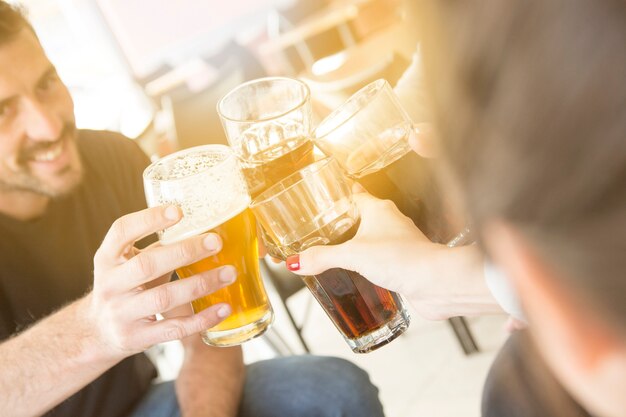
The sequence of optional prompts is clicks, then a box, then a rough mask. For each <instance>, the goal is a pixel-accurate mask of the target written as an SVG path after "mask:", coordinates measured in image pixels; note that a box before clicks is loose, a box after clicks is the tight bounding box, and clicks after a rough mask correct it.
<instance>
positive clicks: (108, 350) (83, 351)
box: [74, 292, 128, 366]
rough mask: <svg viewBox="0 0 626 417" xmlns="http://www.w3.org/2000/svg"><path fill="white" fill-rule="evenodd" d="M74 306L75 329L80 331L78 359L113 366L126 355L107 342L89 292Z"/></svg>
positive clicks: (88, 362) (86, 362) (87, 362)
mask: <svg viewBox="0 0 626 417" xmlns="http://www.w3.org/2000/svg"><path fill="white" fill-rule="evenodd" d="M74 308H75V310H74V316H75V318H76V321H75V322H76V331H77V332H79V333H80V334H79V338H78V340H79V341H80V342H79V349H80V356H79V358H78V360H80V361H81V362H84V363H85V364H95V363H107V364H110V366H113V365H114V364H116V363H117V362H119V361H121V360H122V359H124V358H125V357H126V356H128V355H127V354H123V353H121V352H117V351H116V350H115V349H113V347H112V346H111V345H110V344H109V343H108V341H107V339H106V336H105V334H104V332H103V331H102V325H101V324H100V322H99V320H98V312H97V311H96V308H95V306H94V304H93V297H92V293H91V292H90V293H89V294H87V295H86V296H84V297H83V298H81V299H79V300H78V301H77V302H75V303H74Z"/></svg>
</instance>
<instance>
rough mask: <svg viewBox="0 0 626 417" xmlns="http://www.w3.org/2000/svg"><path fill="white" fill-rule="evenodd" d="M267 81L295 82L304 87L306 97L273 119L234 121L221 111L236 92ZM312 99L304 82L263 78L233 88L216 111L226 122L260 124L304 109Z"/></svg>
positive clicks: (219, 103) (221, 100)
mask: <svg viewBox="0 0 626 417" xmlns="http://www.w3.org/2000/svg"><path fill="white" fill-rule="evenodd" d="M267 81H289V82H295V83H296V84H299V85H300V86H302V87H304V97H303V98H302V100H300V101H299V102H298V103H297V104H296V105H294V106H293V107H292V108H290V109H289V110H286V111H284V112H282V113H279V114H276V115H273V116H272V117H264V118H258V119H254V120H242V119H234V118H232V117H229V116H226V115H225V114H224V112H223V111H221V110H220V108H221V107H222V103H223V102H224V101H225V100H227V99H228V98H229V97H231V96H232V95H234V94H235V93H236V92H238V91H239V90H241V89H242V88H244V87H248V86H250V85H252V84H258V83H261V82H267ZM310 98H311V89H310V88H309V86H308V85H307V84H306V83H305V82H304V81H302V80H299V79H297V78H290V77H263V78H256V79H254V80H250V81H246V82H245V83H242V84H239V85H238V86H237V87H235V88H233V89H232V90H230V91H229V92H228V93H226V94H225V95H224V96H223V97H222V98H221V99H220V100H219V101H218V102H217V105H216V110H217V114H218V115H219V116H220V117H221V118H222V119H224V120H227V121H229V122H235V123H258V122H266V121H269V120H274V119H278V118H280V117H283V116H285V115H286V114H289V113H291V112H292V111H294V110H295V109H297V108H299V107H302V106H303V105H304V104H305V103H306V102H307V101H308V100H309V99H310Z"/></svg>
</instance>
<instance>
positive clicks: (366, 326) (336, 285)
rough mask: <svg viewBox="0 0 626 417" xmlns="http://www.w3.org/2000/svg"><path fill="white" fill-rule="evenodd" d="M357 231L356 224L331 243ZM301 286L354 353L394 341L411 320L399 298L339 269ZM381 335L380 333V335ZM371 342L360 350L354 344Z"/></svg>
mask: <svg viewBox="0 0 626 417" xmlns="http://www.w3.org/2000/svg"><path fill="white" fill-rule="evenodd" d="M357 229H358V223H357V224H355V225H354V226H352V227H351V228H350V229H349V230H348V231H346V232H345V233H343V234H342V235H341V236H339V237H338V238H337V239H336V240H334V241H332V242H330V243H329V244H331V245H336V244H339V243H343V242H345V241H347V240H350V239H351V238H352V237H353V236H354V234H355V233H356V231H357ZM304 282H305V284H306V286H307V287H308V288H309V290H310V291H311V293H313V296H314V297H315V298H316V299H317V301H318V302H319V303H320V305H321V306H322V308H323V309H324V311H325V312H326V314H327V315H328V317H329V318H330V319H331V320H332V322H333V324H334V325H335V327H337V329H338V330H339V331H340V332H341V333H343V335H344V336H345V338H346V341H347V342H348V345H349V346H350V347H351V348H352V349H353V351H355V352H357V353H367V352H371V351H373V350H375V349H378V348H379V347H381V346H384V345H386V344H387V343H389V342H391V341H392V340H394V339H395V338H396V337H398V336H399V335H401V334H402V333H403V332H404V331H405V330H406V329H407V328H408V325H409V321H410V319H409V318H408V316H407V315H405V314H404V312H403V303H402V300H401V299H400V297H399V296H398V294H396V293H395V292H393V291H389V290H386V289H384V288H381V287H379V286H377V285H374V284H372V283H371V282H369V281H368V280H366V279H365V278H363V277H362V276H361V275H360V274H358V273H356V272H354V271H349V270H346V269H341V268H332V269H329V270H327V271H326V272H324V273H322V274H319V275H316V276H307V277H304ZM388 327H391V328H392V329H393V330H392V331H391V332H390V333H387V334H388V337H380V335H379V334H378V333H377V331H378V330H380V329H382V328H384V329H385V332H387V331H388ZM381 333H382V332H381ZM363 339H368V340H369V339H371V341H372V342H375V343H367V344H365V346H363V347H359V346H358V345H357V344H356V343H355V342H354V341H355V340H360V341H361V343H362V341H363Z"/></svg>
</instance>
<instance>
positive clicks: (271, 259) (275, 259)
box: [268, 256, 283, 264]
mask: <svg viewBox="0 0 626 417" xmlns="http://www.w3.org/2000/svg"><path fill="white" fill-rule="evenodd" d="M268 258H269V260H270V261H272V263H275V264H280V263H283V260H282V259H278V258H274V257H273V256H268Z"/></svg>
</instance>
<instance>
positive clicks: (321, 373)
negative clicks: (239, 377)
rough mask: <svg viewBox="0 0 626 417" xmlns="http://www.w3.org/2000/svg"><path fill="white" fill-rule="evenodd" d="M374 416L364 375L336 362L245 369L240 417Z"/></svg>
mask: <svg viewBox="0 0 626 417" xmlns="http://www.w3.org/2000/svg"><path fill="white" fill-rule="evenodd" d="M251 416H256V417H270V416H272V417H274V416H276V417H278V416H281V417H284V416H298V417H314V416H315V417H348V416H359V417H380V416H383V408H382V405H381V403H380V401H379V399H378V389H377V388H376V387H375V386H374V385H373V384H372V383H371V381H370V379H369V376H368V374H367V372H365V371H364V370H362V369H361V368H359V367H358V366H356V365H354V364H353V363H351V362H349V361H347V360H344V359H339V358H333V357H320V356H310V355H304V356H290V357H283V358H277V359H272V360H268V361H261V362H257V363H254V364H252V365H250V366H249V367H248V369H247V377H246V384H245V387H244V394H243V398H242V402H241V408H240V417H251Z"/></svg>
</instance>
